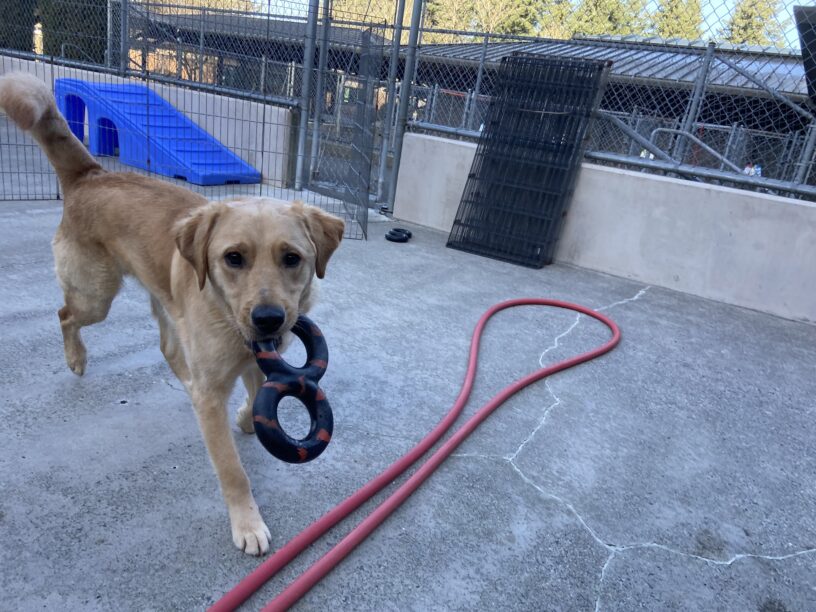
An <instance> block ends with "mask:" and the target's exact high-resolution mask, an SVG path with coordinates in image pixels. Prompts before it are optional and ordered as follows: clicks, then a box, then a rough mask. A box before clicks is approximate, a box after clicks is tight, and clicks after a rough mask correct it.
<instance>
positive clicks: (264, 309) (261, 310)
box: [252, 305, 286, 335]
mask: <svg viewBox="0 0 816 612" xmlns="http://www.w3.org/2000/svg"><path fill="white" fill-rule="evenodd" d="M285 319H286V313H285V312H283V308H281V307H280V306H267V305H264V306H256V307H255V308H253V309H252V324H253V325H254V326H255V329H257V330H258V331H259V332H260V333H262V334H266V335H271V334H274V333H275V332H276V331H278V330H279V329H280V327H281V325H283V322H284V320H285Z"/></svg>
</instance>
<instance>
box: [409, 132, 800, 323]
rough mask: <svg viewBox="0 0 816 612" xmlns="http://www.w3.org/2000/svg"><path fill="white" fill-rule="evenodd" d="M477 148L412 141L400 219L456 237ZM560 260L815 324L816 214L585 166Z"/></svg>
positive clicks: (778, 200) (776, 201)
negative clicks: (458, 211)
mask: <svg viewBox="0 0 816 612" xmlns="http://www.w3.org/2000/svg"><path fill="white" fill-rule="evenodd" d="M475 152H476V146H475V145H474V144H473V143H467V142H459V141H454V140H449V139H446V138H439V137H435V136H426V135H421V134H408V135H406V138H405V144H404V149H403V156H402V165H401V168H400V180H399V183H398V187H397V198H396V202H395V205H394V215H395V216H396V217H397V218H399V219H402V220H405V221H409V222H412V223H416V224H418V225H422V226H426V227H430V228H434V229H437V230H440V231H444V232H447V231H449V230H450V228H451V225H452V223H453V219H454V216H455V214H456V209H457V208H458V206H459V200H460V198H461V196H462V191H463V190H464V186H465V182H466V180H467V174H468V172H469V170H470V166H471V163H472V161H473V156H474V154H475ZM556 260H557V261H560V262H563V263H570V264H574V265H577V266H581V267H584V268H590V269H593V270H598V271H601V272H607V273H610V274H614V275H617V276H623V277H626V278H631V279H636V280H639V281H642V282H644V283H648V284H654V285H659V286H662V287H667V288H670V289H676V290H678V291H683V292H686V293H691V294H693V295H698V296H701V297H706V298H711V299H715V300H718V301H722V302H726V303H729V304H734V305H737V306H744V307H747V308H753V309H756V310H760V311H763V312H768V313H771V314H775V315H778V316H782V317H786V318H790V319H797V320H802V321H810V322H815V321H816V291H815V290H814V289H813V288H812V284H813V283H814V281H815V280H816V272H814V270H816V205H814V204H811V203H808V202H802V201H799V200H793V199H789V198H782V197H778V196H770V195H765V194H761V193H756V192H750V191H743V190H739V189H731V188H727V187H717V186H712V185H705V184H701V183H694V182H691V181H685V180H679V179H672V178H666V177H661V176H655V175H652V174H646V173H643V172H636V171H629V170H620V169H617V168H608V167H603V166H596V165H593V164H584V165H583V167H582V169H581V173H580V176H579V180H578V184H577V186H576V191H575V196H574V198H573V201H572V204H571V206H570V210H569V214H568V215H567V219H566V223H565V225H564V228H563V231H562V234H561V239H560V241H559V244H558V248H557V250H556Z"/></svg>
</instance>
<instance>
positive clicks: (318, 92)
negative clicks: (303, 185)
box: [309, 0, 331, 179]
mask: <svg viewBox="0 0 816 612" xmlns="http://www.w3.org/2000/svg"><path fill="white" fill-rule="evenodd" d="M330 22H331V0H323V31H322V32H321V36H320V57H319V59H318V61H317V83H316V84H315V118H314V123H313V124H312V150H311V154H310V155H309V177H310V179H311V178H313V177H314V174H315V171H316V169H317V155H318V153H319V149H320V122H321V121H322V120H323V111H324V108H325V106H326V92H325V91H323V87H324V86H323V82H324V76H323V73H324V72H325V71H326V64H327V62H328V58H329V27H330Z"/></svg>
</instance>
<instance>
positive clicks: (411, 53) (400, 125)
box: [388, 0, 425, 210]
mask: <svg viewBox="0 0 816 612" xmlns="http://www.w3.org/2000/svg"><path fill="white" fill-rule="evenodd" d="M424 4H425V3H424V0H414V7H413V10H412V11H411V30H410V33H409V35H408V51H407V53H406V57H405V71H404V72H403V75H402V83H401V84H400V101H399V112H398V113H397V129H396V132H395V138H394V164H393V168H392V169H391V184H390V185H389V186H388V207H389V208H390V209H391V210H394V199H395V198H396V196H397V177H398V176H399V168H400V162H401V161H402V141H403V138H404V136H405V128H406V127H407V125H408V106H409V105H410V103H411V82H412V81H413V79H414V72H415V71H416V52H417V43H418V42H419V22H420V20H421V19H422V8H423V6H424Z"/></svg>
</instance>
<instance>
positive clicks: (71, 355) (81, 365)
mask: <svg viewBox="0 0 816 612" xmlns="http://www.w3.org/2000/svg"><path fill="white" fill-rule="evenodd" d="M65 363H67V364H68V367H69V368H70V370H71V371H72V372H73V373H74V374H76V375H77V376H82V375H83V374H85V365H86V364H87V363H88V357H87V353H86V352H85V347H84V346H79V347H73V348H72V349H71V350H68V349H67V348H66V350H65Z"/></svg>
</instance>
